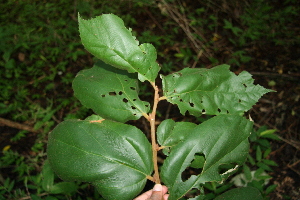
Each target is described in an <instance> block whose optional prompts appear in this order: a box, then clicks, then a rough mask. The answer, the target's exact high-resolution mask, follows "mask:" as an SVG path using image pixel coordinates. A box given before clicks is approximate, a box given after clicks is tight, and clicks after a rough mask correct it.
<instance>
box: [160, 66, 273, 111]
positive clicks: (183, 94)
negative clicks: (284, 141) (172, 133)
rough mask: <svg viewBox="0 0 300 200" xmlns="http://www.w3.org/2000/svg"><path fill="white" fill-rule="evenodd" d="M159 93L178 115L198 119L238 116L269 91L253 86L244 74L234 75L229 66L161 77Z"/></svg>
mask: <svg viewBox="0 0 300 200" xmlns="http://www.w3.org/2000/svg"><path fill="white" fill-rule="evenodd" d="M162 79H163V91H164V96H165V97H166V98H167V101H169V102H170V103H173V104H177V105H178V107H179V109H180V112H181V114H185V112H186V111H189V113H190V114H192V115H195V116H200V115H201V114H202V113H205V114H208V115H219V114H242V113H244V112H246V111H248V110H249V109H250V108H251V107H252V106H253V105H254V104H255V103H256V102H257V101H258V99H259V98H260V97H261V96H262V95H263V94H265V93H267V92H270V91H272V90H269V89H265V88H264V87H262V86H260V85H254V84H253V81H254V80H253V79H252V78H251V74H249V73H248V72H246V71H243V72H241V73H240V74H239V75H235V74H234V73H233V72H231V71H230V70H229V65H219V66H217V67H214V68H212V69H203V68H201V69H196V68H185V69H183V70H181V71H179V72H176V73H173V74H170V75H168V76H163V77H162Z"/></svg>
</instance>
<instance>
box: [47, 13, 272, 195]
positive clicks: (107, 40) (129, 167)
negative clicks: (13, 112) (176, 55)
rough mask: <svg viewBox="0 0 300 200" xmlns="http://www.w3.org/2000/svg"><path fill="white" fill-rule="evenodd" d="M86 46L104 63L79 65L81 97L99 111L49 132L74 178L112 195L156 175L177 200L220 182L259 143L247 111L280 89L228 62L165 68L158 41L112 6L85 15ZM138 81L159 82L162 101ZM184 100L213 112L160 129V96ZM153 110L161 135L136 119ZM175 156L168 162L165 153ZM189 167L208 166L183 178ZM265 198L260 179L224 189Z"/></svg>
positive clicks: (63, 173)
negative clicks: (140, 37)
mask: <svg viewBox="0 0 300 200" xmlns="http://www.w3.org/2000/svg"><path fill="white" fill-rule="evenodd" d="M79 31H80V36H81V40H82V43H83V44H84V46H85V48H86V49H87V50H88V51H89V52H91V53H92V54H93V55H95V56H96V57H97V58H99V59H101V60H102V61H104V62H105V63H104V62H97V63H96V64H95V65H94V67H92V68H91V69H87V70H83V71H81V72H79V73H78V74H77V76H76V78H75V79H74V81H73V89H74V92H75V96H76V97H77V98H78V99H79V100H80V101H81V103H82V104H83V105H84V106H86V107H88V108H91V109H92V110H93V111H94V112H95V113H96V114H97V115H92V116H90V117H88V118H86V119H85V120H67V121H64V122H62V123H60V124H59V125H58V126H57V127H56V128H55V129H54V130H53V131H52V132H51V133H50V135H49V142H48V159H49V163H50V166H51V167H52V169H53V170H54V172H55V173H56V174H57V175H58V176H59V177H60V178H62V179H63V180H65V181H83V182H91V183H92V184H93V185H94V186H95V187H96V188H97V190H98V191H99V192H100V194H101V195H102V196H103V197H104V198H106V199H132V198H134V197H135V196H136V195H137V194H138V193H139V192H141V191H142V189H143V188H144V186H145V183H146V181H147V180H150V181H153V182H155V183H161V182H162V183H163V184H165V185H166V186H167V187H168V189H169V193H170V197H169V199H170V200H173V199H181V198H183V197H184V196H185V194H187V193H188V192H189V191H190V190H191V189H193V188H195V189H198V190H199V191H200V194H199V192H197V193H196V194H195V196H196V197H195V198H191V199H203V198H205V194H203V193H202V191H203V189H202V186H201V185H202V184H205V183H208V182H216V183H220V182H222V181H224V180H225V179H227V178H228V176H229V175H231V174H232V173H234V172H235V171H236V169H237V168H238V166H241V165H243V163H244V161H245V159H246V158H247V155H248V151H249V142H248V137H249V136H250V132H251V130H252V122H251V121H250V120H248V119H246V118H245V117H243V116H242V115H243V113H244V112H246V111H248V110H249V109H250V108H251V107H252V106H253V105H254V104H255V103H256V102H257V101H258V99H259V98H260V97H261V96H262V95H263V94H265V93H267V92H270V91H271V90H268V89H265V88H263V87H261V86H259V85H254V84H253V79H252V78H251V75H250V74H249V73H247V72H245V71H244V72H241V73H240V74H239V75H238V76H237V75H235V74H234V73H232V72H230V71H229V66H228V65H220V66H217V67H215V68H212V69H203V68H200V69H199V68H185V69H183V70H180V71H178V72H176V73H173V74H170V75H167V76H162V75H161V79H162V88H161V89H162V91H163V94H162V95H161V94H160V93H159V90H160V88H158V86H157V84H156V79H157V76H158V72H159V70H160V67H159V65H158V64H157V62H156V49H155V48H154V46H153V45H151V44H148V43H144V44H139V42H138V41H137V39H136V38H135V37H134V36H133V35H132V33H131V30H130V29H129V30H128V29H127V28H126V27H125V26H124V23H123V21H122V20H121V19H120V18H119V17H117V16H115V15H112V14H106V15H102V16H99V17H96V18H94V19H91V20H83V19H82V18H81V17H80V16H79ZM138 81H141V82H145V81H147V82H149V83H150V85H151V86H152V87H153V91H154V92H153V93H154V94H153V95H154V101H153V105H152V108H150V104H149V103H148V102H145V101H142V100H141V99H140V98H139V96H138V95H139V89H138ZM162 100H166V101H168V102H169V103H172V104H176V105H178V107H179V109H180V112H181V114H185V113H186V112H187V111H188V112H189V113H190V114H192V115H195V116H200V115H202V114H203V113H205V114H206V115H212V117H211V118H210V119H208V120H206V121H205V122H203V123H201V124H199V125H196V124H193V123H190V122H175V121H173V120H171V119H166V120H164V121H162V122H161V123H160V125H159V126H158V127H157V131H156V124H155V122H156V120H155V119H156V110H157V104H158V103H159V101H162ZM140 117H145V118H146V119H147V120H148V121H149V124H150V127H151V143H149V141H148V140H147V138H146V136H145V135H144V134H143V133H142V132H141V130H139V129H138V128H136V127H135V126H132V125H128V124H125V122H127V121H129V120H137V119H139V118H140ZM160 150H162V151H163V153H164V154H165V155H166V156H167V158H166V159H165V161H164V163H163V165H162V166H161V167H160V169H159V166H158V163H157V153H158V151H160ZM187 167H192V168H197V169H198V170H199V173H198V174H197V175H192V176H190V177H182V173H183V171H184V170H185V169H186V168H187ZM234 196H235V197H238V199H243V198H249V197H252V198H253V197H255V198H256V199H260V198H261V197H259V196H260V194H259V192H258V190H256V189H254V188H252V187H245V188H238V189H234V190H231V191H228V192H226V193H224V194H222V195H220V197H218V198H223V197H226V198H227V199H228V198H231V199H234Z"/></svg>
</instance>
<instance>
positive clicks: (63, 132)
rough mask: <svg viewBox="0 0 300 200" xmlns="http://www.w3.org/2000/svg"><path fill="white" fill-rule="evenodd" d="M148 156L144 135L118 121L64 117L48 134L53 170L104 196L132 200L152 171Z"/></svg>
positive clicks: (148, 149) (149, 156) (66, 179)
mask: <svg viewBox="0 0 300 200" xmlns="http://www.w3.org/2000/svg"><path fill="white" fill-rule="evenodd" d="M89 119H95V117H94V118H89ZM151 158H152V151H151V145H150V143H149V141H148V140H147V138H146V137H145V135H144V134H143V133H142V132H141V131H140V130H139V129H137V128H136V127H134V126H131V125H125V124H122V123H119V122H113V121H110V120H103V121H102V120H83V121H82V120H68V121H64V122H62V123H60V124H59V125H58V126H57V127H56V128H55V129H54V130H53V131H52V132H51V133H50V135H49V143H48V159H49V162H50V165H51V167H52V169H53V170H54V172H55V173H56V174H57V175H58V176H59V177H60V178H62V179H63V180H65V181H83V182H91V183H92V184H93V185H94V186H96V188H97V190H98V191H99V192H100V194H101V195H102V196H103V197H105V198H106V199H124V200H126V199H128V200H130V199H133V198H134V197H135V196H136V195H137V194H138V193H139V192H140V191H141V190H142V189H143V188H144V186H145V183H146V180H147V179H146V177H147V176H150V175H151V173H152V171H153V169H152V166H153V163H152V159H151Z"/></svg>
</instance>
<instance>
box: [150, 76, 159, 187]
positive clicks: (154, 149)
mask: <svg viewBox="0 0 300 200" xmlns="http://www.w3.org/2000/svg"><path fill="white" fill-rule="evenodd" d="M150 83H151V85H152V87H153V88H154V102H153V109H152V113H150V114H149V123H150V127H151V144H152V156H153V157H152V159H153V166H154V175H153V178H154V182H155V183H160V178H159V172H158V165H157V151H158V150H159V147H158V144H157V143H156V130H155V115H156V109H157V104H158V102H159V94H158V87H157V86H156V85H155V83H154V82H150Z"/></svg>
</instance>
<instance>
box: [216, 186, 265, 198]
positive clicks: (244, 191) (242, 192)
mask: <svg viewBox="0 0 300 200" xmlns="http://www.w3.org/2000/svg"><path fill="white" fill-rule="evenodd" d="M214 200H263V197H262V196H261V193H260V192H259V190H258V189H256V188H254V187H242V188H235V189H232V190H229V191H227V192H225V193H224V194H222V195H220V196H218V197H217V198H215V199H214Z"/></svg>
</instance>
